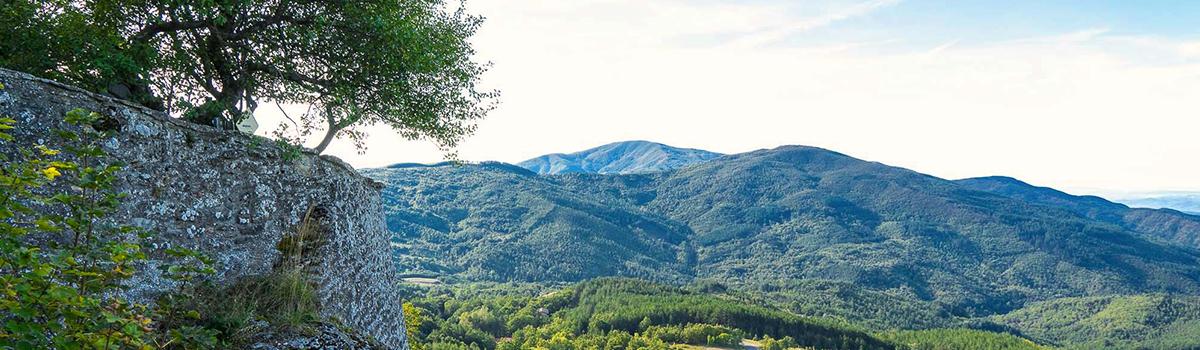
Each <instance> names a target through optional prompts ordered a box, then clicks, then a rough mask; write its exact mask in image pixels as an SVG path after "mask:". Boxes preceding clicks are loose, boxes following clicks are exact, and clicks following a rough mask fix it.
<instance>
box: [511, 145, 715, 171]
mask: <svg viewBox="0 0 1200 350" xmlns="http://www.w3.org/2000/svg"><path fill="white" fill-rule="evenodd" d="M720 156H722V154H720V153H714V152H709V151H704V150H698V149H691V148H678V147H671V146H667V145H664V144H661V143H656V142H649V141H624V142H616V143H610V144H607V145H603V146H600V147H596V148H592V149H589V150H585V151H581V152H576V153H571V154H561V153H555V154H548V155H544V156H541V157H537V158H533V159H530V160H526V161H524V162H521V163H518V164H517V165H520V166H521V167H523V168H525V169H529V170H530V171H533V172H535V173H538V174H543V175H553V174H566V173H592V174H635V173H651V172H659V171H666V170H673V169H678V168H682V167H685V166H688V165H692V164H696V163H701V162H705V161H708V160H711V159H713V158H717V157H720Z"/></svg>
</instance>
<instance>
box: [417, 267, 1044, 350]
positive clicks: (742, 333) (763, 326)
mask: <svg viewBox="0 0 1200 350" xmlns="http://www.w3.org/2000/svg"><path fill="white" fill-rule="evenodd" d="M414 292H415V293H414V297H413V298H412V300H413V301H412V304H411V305H409V306H407V308H408V310H409V313H408V314H409V317H410V319H409V320H408V324H410V325H415V326H413V327H415V328H414V329H413V332H414V339H416V340H417V343H418V344H422V345H421V346H423V347H428V348H438V349H456V348H464V349H465V348H473V347H477V348H482V349H492V348H496V349H529V348H539V347H545V348H555V349H588V348H604V349H620V348H645V349H666V348H668V347H670V346H671V345H680V344H691V345H699V346H716V347H727V348H728V347H733V346H735V345H737V344H740V343H741V341H742V340H743V339H755V340H758V341H759V343H760V344H765V345H764V348H769V349H782V348H783V347H804V348H817V349H977V348H995V349H1039V347H1038V346H1036V345H1035V344H1033V343H1032V342H1030V341H1028V340H1025V339H1022V338H1018V337H1015V336H1012V335H1005V334H999V333H992V332H985V331H971V330H944V331H942V330H939V331H922V332H885V333H873V332H870V331H867V330H864V329H862V328H859V327H856V326H853V325H850V324H848V323H846V322H844V321H840V320H837V319H831V318H819V317H803V316H798V315H795V314H792V313H788V312H785V311H781V310H778V309H774V308H770V307H765V306H759V305H754V304H751V303H747V302H743V301H737V300H735V299H730V298H729V296H728V295H725V294H722V293H712V292H698V291H694V290H688V289H681V288H677V287H671V286H666V285H661V284H655V283H651V282H645V281H639V280H632V279H611V278H609V279H598V280H592V281H588V282H583V283H579V284H577V285H573V286H570V287H566V288H562V289H556V288H541V287H538V286H537V285H529V284H482V285H480V284H473V285H460V286H455V287H451V288H435V289H431V290H421V289H417V290H414ZM993 346H994V347H993Z"/></svg>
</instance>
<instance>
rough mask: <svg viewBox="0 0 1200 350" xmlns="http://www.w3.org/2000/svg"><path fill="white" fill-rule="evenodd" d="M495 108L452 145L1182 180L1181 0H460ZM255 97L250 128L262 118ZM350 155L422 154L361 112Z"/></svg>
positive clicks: (1196, 65)
mask: <svg viewBox="0 0 1200 350" xmlns="http://www.w3.org/2000/svg"><path fill="white" fill-rule="evenodd" d="M466 7H467V8H468V9H469V11H470V12H472V13H475V14H479V15H482V16H485V17H487V21H486V22H485V23H484V25H483V28H482V29H481V30H480V32H479V34H478V35H477V37H476V38H475V39H474V40H473V42H474V43H475V48H476V49H477V50H478V52H479V56H478V59H479V60H480V61H490V62H492V63H493V64H494V66H493V67H492V69H491V70H490V71H489V73H488V74H487V75H486V76H485V77H484V83H485V84H486V85H487V86H489V87H494V88H498V89H500V90H501V91H502V94H503V95H502V97H501V104H500V107H499V108H498V109H497V110H495V111H494V112H493V113H492V114H491V115H490V116H489V117H488V119H486V120H485V121H483V122H481V123H480V124H479V129H478V132H477V133H476V134H475V135H474V136H472V137H470V138H469V139H467V140H466V141H465V142H463V143H462V145H461V146H460V147H459V148H458V152H459V157H460V158H461V159H463V160H467V161H483V160H499V161H506V162H518V161H521V160H525V159H527V158H531V157H534V156H538V155H541V154H545V153H554V152H574V151H579V150H583V149H586V148H590V147H593V146H598V145H601V144H605V143H609V142H614V141H621V140H630V139H644V140H651V141H657V142H662V143H666V144H669V145H673V146H680V147H692V148H701V149H707V150H711V151H716V152H723V153H736V152H745V151H750V150H755V149H760V148H772V147H776V146H780V145H788V144H801V145H811V146H818V147H823V148H828V149H831V150H835V151H839V152H842V153H846V154H849V155H851V156H854V157H858V158H862V159H866V160H872V161H879V162H883V163H886V164H890V165H895V166H901V167H905V168H909V169H913V170H916V171H920V172H924V173H928V174H932V175H935V176H939V177H944V178H952V179H954V178H963V177H972V176H985V175H1008V176H1013V177H1016V178H1020V179H1022V180H1025V181H1027V182H1030V183H1033V184H1037V185H1043V186H1051V187H1055V188H1060V189H1064V190H1068V191H1070V192H1073V193H1097V194H1113V193H1121V192H1128V191H1163V190H1200V159H1198V157H1197V155H1200V137H1198V136H1197V133H1198V132H1200V1H1096V0H1093V1H929V0H832V1H825V0H814V1H781V0H748V1H747V0H743V1H721V0H691V1H674V0H473V1H470V2H468V3H467V4H466ZM277 114H278V112H277V111H276V110H275V109H274V108H260V109H259V111H258V117H259V118H260V120H261V121H262V122H263V125H264V126H265V127H264V130H261V131H260V133H267V131H266V129H270V128H269V126H271V125H273V123H275V122H277V120H278V116H277ZM369 130H371V138H370V140H369V142H368V145H369V147H370V148H369V150H368V151H367V153H366V154H365V155H359V154H356V152H355V151H354V149H353V147H352V145H350V143H349V142H347V141H342V142H339V143H336V144H335V145H333V146H331V148H330V152H329V153H331V154H333V155H336V156H338V157H341V158H342V159H344V160H346V161H348V162H350V163H351V164H353V165H355V166H357V167H376V166H383V165H387V164H391V163H397V162H436V161H440V160H442V154H441V153H440V152H438V150H437V149H436V148H435V147H433V146H432V145H431V144H429V143H427V142H405V141H402V140H400V139H399V138H397V137H395V136H392V135H390V134H389V133H388V132H387V129H386V128H372V129H369Z"/></svg>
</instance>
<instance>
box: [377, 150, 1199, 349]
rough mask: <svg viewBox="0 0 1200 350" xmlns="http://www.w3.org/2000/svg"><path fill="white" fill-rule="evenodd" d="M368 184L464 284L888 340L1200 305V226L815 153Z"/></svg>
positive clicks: (477, 170)
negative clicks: (576, 289)
mask: <svg viewBox="0 0 1200 350" xmlns="http://www.w3.org/2000/svg"><path fill="white" fill-rule="evenodd" d="M366 174H367V175H369V176H372V177H375V178H377V179H379V180H381V181H383V182H385V183H386V185H387V186H386V189H385V194H384V196H385V202H386V203H385V205H386V206H387V211H388V213H389V217H388V226H389V228H390V229H392V230H393V231H394V232H396V233H397V238H396V239H395V242H394V245H395V246H396V256H397V259H398V264H399V266H400V268H401V269H402V270H403V271H405V272H406V273H409V274H412V275H428V277H436V278H440V279H443V280H448V281H500V282H503V281H524V282H539V283H547V282H574V281H581V280H586V279H591V278H595V277H603V276H627V277H637V278H642V279H647V280H651V281H658V282H668V283H674V284H687V283H698V284H701V285H702V284H704V283H703V282H704V281H716V282H719V283H718V284H719V285H720V286H721V287H720V288H723V289H728V290H729V293H727V294H728V295H731V296H739V298H743V299H741V300H744V301H747V302H752V303H753V304H756V305H772V306H773V307H778V308H780V309H784V310H789V311H792V312H795V313H799V314H803V315H812V316H830V317H834V318H838V319H842V320H847V321H849V322H852V323H854V324H859V325H862V326H864V327H866V328H867V329H874V330H884V329H930V328H947V327H977V328H983V329H997V330H1005V329H1018V330H1020V329H1023V328H1021V327H1016V326H1014V325H1012V324H1010V323H1009V322H998V321H996V320H995V319H991V318H990V317H993V316H995V315H1001V314H1007V313H1009V312H1016V311H1014V310H1018V309H1021V308H1023V307H1026V306H1028V305H1032V304H1033V303H1037V302H1043V301H1046V302H1050V301H1053V300H1058V299H1062V298H1071V297H1087V296H1097V295H1133V294H1146V293H1174V294H1192V295H1195V294H1198V293H1200V251H1197V249H1196V248H1194V247H1191V246H1189V245H1187V244H1186V242H1187V239H1193V238H1194V237H1193V236H1192V233H1190V232H1191V231H1188V230H1187V229H1180V228H1179V227H1183V226H1185V225H1187V223H1188V222H1190V221H1188V220H1191V217H1190V216H1178V215H1175V214H1173V212H1170V211H1143V210H1137V209H1129V208H1124V207H1123V206H1121V205H1119V204H1113V203H1110V202H1107V201H1104V200H1101V199H1099V198H1074V197H1059V196H1057V195H1054V193H1052V192H1045V193H1032V194H1030V193H1025V194H1022V193H1024V192H1020V191H1015V192H1014V191H1011V190H1012V189H1019V187H1003V186H993V185H985V184H984V183H983V182H980V181H975V182H974V183H972V182H970V181H949V180H944V179H940V178H936V177H933V176H928V175H924V174H920V173H917V172H913V171H910V170H907V169H902V168H896V167H891V166H887V165H884V164H880V163H874V162H867V161H862V160H859V159H855V158H852V157H849V156H846V155H843V154H840V153H836V152H832V151H828V150H823V149H819V148H812V147H800V146H788V147H780V148H777V149H772V150H760V151H755V152H750V153H743V154H736V155H728V156H724V157H720V158H716V159H712V160H708V161H705V162H700V163H694V164H691V165H688V166H684V167H682V168H679V169H676V170H671V171H663V172H657V173H638V174H589V173H572V174H563V175H551V176H545V175H537V174H535V173H533V172H531V171H528V170H526V169H523V168H520V167H517V166H513V165H507V164H502V163H485V164H475V165H453V164H441V165H433V166H418V165H400V166H396V167H393V168H387V169H373V170H369V171H366ZM1001 185H1004V186H1010V185H1013V184H1012V183H1007V182H1005V183H1002V184H1001ZM1026 186H1027V185H1026ZM1035 189H1036V188H1035ZM1047 194H1049V195H1050V196H1045V195H1047ZM1122 208H1123V209H1122ZM1180 215H1182V214H1180ZM1179 220H1183V221H1179ZM1171 235H1175V236H1177V237H1176V238H1172V236H1171ZM1179 238H1181V239H1179ZM1021 332H1024V330H1021ZM1140 332H1141V333H1139V334H1143V335H1147V338H1145V339H1159V338H1156V337H1153V336H1151V335H1149V334H1148V333H1146V332H1144V331H1140ZM915 337H917V338H920V337H921V336H915ZM914 339H915V338H914ZM1047 339H1050V338H1047ZM1049 341H1054V342H1055V343H1058V344H1071V343H1073V342H1075V340H1069V339H1068V340H1064V341H1063V342H1061V343H1060V342H1058V340H1054V339H1051V340H1049ZM1147 341H1148V340H1147Z"/></svg>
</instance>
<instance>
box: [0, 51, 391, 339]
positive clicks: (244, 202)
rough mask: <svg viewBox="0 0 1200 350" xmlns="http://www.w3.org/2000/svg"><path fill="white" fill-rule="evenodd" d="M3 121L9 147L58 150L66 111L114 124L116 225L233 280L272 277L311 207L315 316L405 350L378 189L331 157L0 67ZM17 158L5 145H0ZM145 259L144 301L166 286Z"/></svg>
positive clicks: (136, 290)
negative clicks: (9, 127)
mask: <svg viewBox="0 0 1200 350" xmlns="http://www.w3.org/2000/svg"><path fill="white" fill-rule="evenodd" d="M0 83H3V85H4V86H5V88H4V89H2V90H0V115H4V116H8V117H11V118H13V119H16V120H17V122H18V124H17V129H16V130H14V131H15V132H14V133H13V134H14V136H16V137H17V142H15V143H12V144H24V145H29V144H34V143H37V144H47V143H49V145H50V146H53V144H52V143H51V142H53V140H51V139H50V137H49V135H51V130H53V129H57V128H65V127H66V125H64V123H63V122H62V118H63V115H64V114H65V113H66V112H67V111H69V110H71V109H74V108H84V109H87V110H91V111H95V112H99V113H101V114H104V115H106V116H109V117H111V118H113V119H114V120H115V121H116V123H115V124H112V127H113V128H115V129H117V131H118V132H117V133H116V136H115V137H113V138H111V139H107V140H104V141H103V142H102V144H103V147H104V148H105V149H106V150H107V151H108V152H109V154H110V155H111V156H112V157H114V158H115V159H117V160H120V161H121V162H123V163H125V164H126V167H125V170H124V171H123V172H122V174H121V181H120V183H119V185H118V189H119V190H121V191H122V192H125V193H128V194H129V196H128V198H127V199H126V200H125V202H124V203H123V205H122V207H121V210H120V212H119V213H118V214H117V215H116V216H115V219H116V220H121V221H122V222H125V223H131V224H134V225H137V226H140V227H143V228H146V229H149V230H151V231H152V232H155V233H156V234H155V235H154V236H153V238H151V239H150V240H149V241H146V242H142V244H143V246H145V247H147V248H148V249H147V250H150V251H154V250H155V249H153V248H158V247H161V246H163V245H165V244H170V245H175V246H185V247H189V248H193V249H198V250H201V251H203V252H205V253H207V254H209V255H210V256H212V257H213V258H214V259H216V261H217V264H218V266H217V268H218V270H219V272H218V275H217V276H216V278H217V279H218V281H220V282H231V281H234V280H237V279H239V278H242V277H245V276H252V275H259V274H263V273H267V272H268V271H270V270H271V269H272V265H273V264H275V263H276V262H277V260H278V258H279V255H280V253H279V251H278V249H277V243H278V242H279V241H280V239H281V237H284V236H285V235H286V234H288V233H290V232H294V231H295V229H296V227H297V224H298V223H299V222H300V220H301V218H302V217H303V216H304V214H305V213H307V212H308V211H309V209H310V208H317V209H319V210H318V211H319V212H321V213H322V214H323V215H322V217H323V218H322V222H321V224H322V227H324V228H325V229H326V230H327V231H328V232H326V236H325V237H327V242H326V243H325V244H322V245H320V248H319V249H318V251H317V252H316V253H315V254H314V255H311V256H309V257H307V258H306V261H309V263H310V269H311V272H312V273H313V274H314V275H315V276H316V279H317V283H318V285H319V287H318V291H319V295H320V299H321V306H322V312H323V313H324V314H325V316H328V317H332V318H336V319H339V320H341V322H342V323H344V324H345V325H346V326H347V327H349V328H352V329H355V330H356V331H357V332H360V333H362V334H365V335H368V336H370V337H372V338H374V339H376V340H378V341H379V342H380V343H382V344H383V345H385V346H387V347H388V348H407V344H406V339H405V332H404V323H403V322H404V321H403V320H404V318H403V312H402V310H401V300H400V299H399V298H398V295H397V294H396V291H395V288H394V285H395V282H396V276H395V271H394V267H393V265H392V261H391V257H390V254H389V247H388V241H389V238H390V234H389V233H388V231H387V230H386V229H385V227H384V221H383V214H382V212H381V210H382V205H381V202H380V189H381V186H380V185H379V184H378V183H376V182H374V181H373V180H370V179H367V178H365V177H362V176H359V174H358V173H357V172H356V171H355V170H354V169H353V168H351V167H350V166H348V165H346V164H345V163H342V162H341V161H339V160H337V159H336V158H332V157H327V156H318V155H315V154H311V153H306V152H295V151H287V150H285V149H282V148H280V147H276V146H275V144H274V143H273V142H271V141H270V140H267V139H263V138H258V137H251V136H247V135H243V134H240V133H237V132H233V131H223V130H217V129H214V128H210V127H206V126H200V125H195V124H191V123H187V122H183V121H179V120H176V119H173V118H171V117H169V116H167V115H165V114H163V113H162V112H158V111H153V110H149V109H146V108H143V107H140V106H136V105H133V104H131V103H128V102H125V101H121V100H117V99H113V98H109V97H105V96H101V95H97V94H92V93H89V92H86V91H83V90H80V89H77V88H74V87H70V86H66V85H63V84H59V83H55V82H51V81H47V80H43V79H39V78H35V77H32V76H30V75H27V74H24V73H19V72H14V71H10V70H3V69H0ZM0 151H4V152H12V151H13V150H12V149H0ZM165 259H168V258H167V257H164V256H152V257H151V259H150V261H149V263H148V264H149V265H150V266H144V267H143V268H141V269H140V270H139V272H138V274H137V276H136V277H135V278H134V279H133V281H132V282H131V285H130V287H131V288H130V290H129V292H128V293H129V297H131V298H135V299H138V300H149V299H150V298H153V296H154V295H156V294H157V293H160V292H162V291H164V290H168V289H170V288H172V287H173V286H172V284H171V282H170V281H169V280H167V279H165V278H163V277H162V276H161V275H160V273H159V269H158V268H157V266H156V265H161V264H162V263H163V262H164V261H165Z"/></svg>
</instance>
